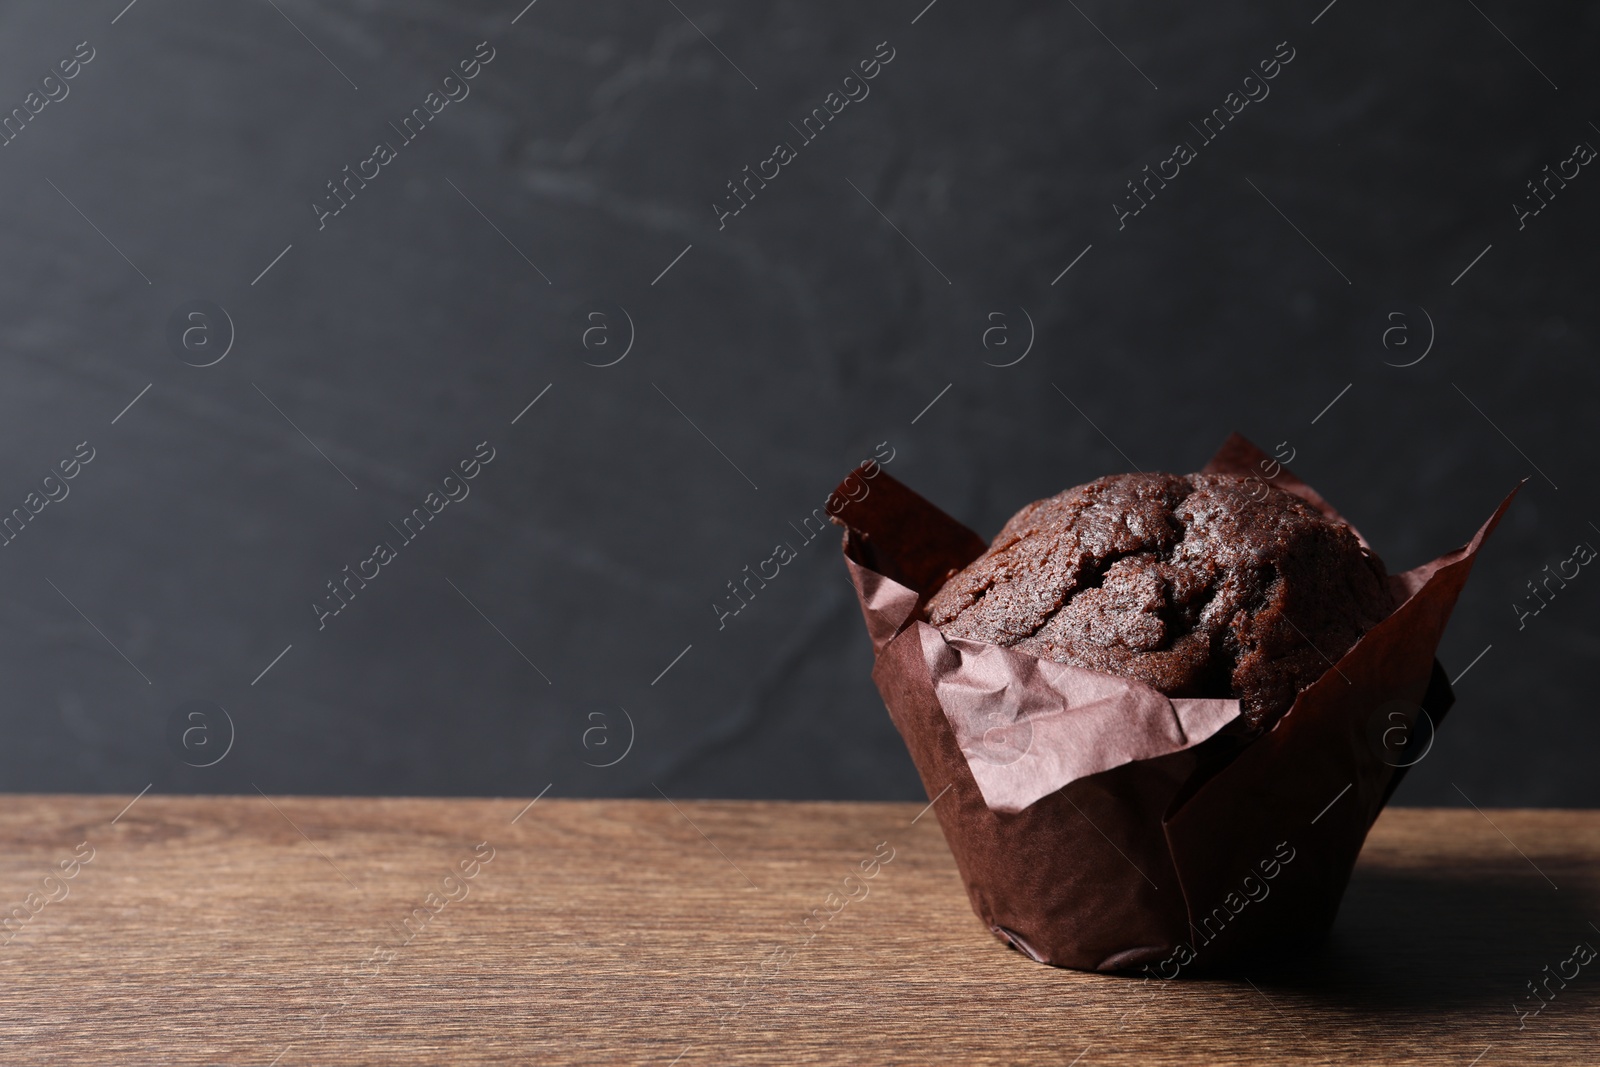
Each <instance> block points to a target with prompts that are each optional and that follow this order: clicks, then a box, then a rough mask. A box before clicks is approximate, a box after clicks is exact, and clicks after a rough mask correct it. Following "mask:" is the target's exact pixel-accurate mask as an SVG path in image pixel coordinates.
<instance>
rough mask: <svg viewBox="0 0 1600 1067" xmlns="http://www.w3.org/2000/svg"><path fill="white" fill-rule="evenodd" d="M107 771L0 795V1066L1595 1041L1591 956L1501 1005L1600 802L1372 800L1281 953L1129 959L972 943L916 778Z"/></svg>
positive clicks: (1598, 1024) (890, 1058)
mask: <svg viewBox="0 0 1600 1067" xmlns="http://www.w3.org/2000/svg"><path fill="white" fill-rule="evenodd" d="M127 802H128V798H127V797H110V796H8V797H5V799H4V803H3V805H0V807H3V811H0V842H3V849H0V892H3V893H4V897H3V898H0V906H3V907H5V908H6V909H10V908H12V907H14V906H15V907H21V908H22V911H23V914H26V915H30V917H29V918H28V920H27V921H26V922H23V921H22V920H20V919H18V920H15V921H14V922H13V924H12V926H11V928H10V929H9V930H8V931H7V932H5V933H0V941H5V940H6V938H7V937H9V938H10V941H9V943H7V944H5V945H3V946H0V967H3V968H4V971H3V980H0V1063H4V1064H7V1065H10V1064H23V1063H89V1062H99V1063H118V1064H135V1063H137V1064H144V1063H183V1064H188V1063H194V1064H211V1063H227V1064H269V1063H275V1064H278V1065H279V1067H291V1065H295V1064H311V1063H318V1064H360V1063H373V1064H409V1063H443V1062H449V1063H480V1062H504V1063H539V1064H556V1063H599V1064H613V1063H615V1064H661V1065H666V1064H671V1063H677V1064H680V1065H682V1067H699V1065H722V1064H744V1063H763V1064H785V1065H792V1064H810V1063H832V1064H924V1063H940V1064H997V1065H1014V1064H1054V1065H1059V1067H1066V1065H1068V1064H1077V1065H1079V1067H1096V1065H1102V1064H1113V1063H1118V1064H1121V1063H1128V1064H1132V1063H1138V1064H1169V1063H1170V1064H1177V1063H1185V1064H1214V1063H1287V1062H1302V1063H1356V1062H1382V1063H1430V1064H1455V1065H1459V1067H1468V1065H1469V1064H1474V1063H1476V1064H1480V1065H1482V1067H1489V1065H1492V1064H1508V1063H1551V1064H1572V1063H1600V1016H1597V1013H1596V1007H1597V1004H1600V961H1596V962H1595V963H1592V964H1590V965H1588V967H1587V968H1586V969H1584V970H1582V971H1580V972H1579V974H1578V976H1577V977H1576V978H1573V979H1572V980H1571V981H1569V982H1568V983H1567V984H1566V988H1564V989H1561V988H1559V987H1558V986H1556V985H1554V984H1552V985H1549V986H1547V987H1546V988H1549V989H1553V990H1557V992H1555V993H1553V994H1551V996H1552V998H1553V999H1551V1000H1550V1001H1549V1002H1548V1003H1546V1004H1545V1006H1544V1007H1543V1009H1542V1010H1541V1011H1540V1012H1539V1014H1537V1015H1534V1016H1531V1017H1529V1018H1526V1019H1525V1020H1519V1018H1518V1015H1517V1013H1516V1012H1515V1011H1514V1010H1513V1003H1514V1002H1515V1003H1518V1004H1522V1005H1524V1007H1525V1010H1531V1008H1532V1002H1531V1001H1530V1000H1528V999H1527V998H1528V989H1527V987H1526V984H1525V983H1527V982H1528V981H1530V980H1533V981H1536V982H1537V981H1539V980H1541V979H1543V978H1545V977H1546V976H1547V975H1548V974H1550V973H1551V972H1547V971H1545V970H1544V968H1545V967H1546V965H1549V966H1550V967H1551V968H1552V970H1555V969H1558V968H1560V967H1561V966H1562V964H1563V961H1565V960H1567V959H1569V957H1571V955H1572V949H1573V946H1574V945H1575V944H1576V943H1577V942H1581V941H1587V942H1590V943H1591V944H1593V945H1596V946H1600V899H1597V898H1600V865H1597V863H1596V860H1597V859H1600V813H1589V812H1561V811H1490V812H1487V813H1485V814H1480V813H1478V812H1476V811H1473V810H1471V809H1466V810H1420V809H1409V810H1408V809H1392V810H1390V811H1389V812H1388V813H1387V814H1385V815H1384V816H1383V818H1382V819H1381V820H1380V822H1379V823H1378V825H1377V827H1376V829H1375V831H1374V832H1373V835H1372V838H1371V840H1370V841H1369V842H1368V845H1367V849H1366V851H1365V853H1364V854H1363V855H1362V858H1361V863H1360V866H1359V868H1358V870H1357V873H1356V876H1355V879H1354V882H1353V883H1352V886H1351V889H1350V892H1349V895H1348V896H1347V898H1346V901H1345V906H1344V909H1343V911H1342V913H1341V915H1340V919H1339V923H1338V927H1337V929H1336V931H1335V934H1334V936H1333V939H1332V940H1331V942H1330V944H1329V945H1328V946H1327V947H1326V948H1325V949H1324V950H1322V951H1321V952H1320V953H1319V954H1318V955H1317V956H1316V957H1315V958H1313V959H1310V960H1307V961H1305V962H1304V963H1302V964H1301V965H1299V966H1297V967H1296V968H1295V969H1293V970H1292V971H1290V972H1287V973H1282V974H1273V975H1268V974H1261V975H1252V976H1250V977H1249V978H1248V979H1245V980H1228V981H1220V980H1219V981H1188V980H1179V981H1176V982H1159V981H1152V982H1144V981H1140V980H1138V979H1124V978H1113V977H1106V976H1099V975H1089V974H1079V973H1075V972H1070V971H1061V970H1054V969H1051V968H1048V967H1043V966H1040V965H1038V964H1034V963H1031V962H1029V961H1028V960H1027V959H1025V958H1024V957H1023V956H1021V955H1019V954H1018V953H1016V952H1014V951H1011V950H1009V949H1007V948H1005V947H1003V946H1002V945H1001V944H1000V943H999V942H997V941H995V940H994V939H993V938H992V937H991V936H990V935H989V933H988V932H987V931H986V930H985V929H984V928H983V927H982V926H981V925H980V924H979V923H978V921H977V920H976V918H975V917H974V916H973V914H972V912H971V910H970V909H969V908H968V906H967V901H966V897H965V895H964V894H963V892H962V889H961V884H960V882H959V880H958V879H957V876H956V871H955V867H954V865H953V863H952V861H951V858H950V853H949V851H948V850H947V849H946V847H945V844H944V839H943V837H942V836H941V834H940V831H939V827H938V824H937V822H936V820H935V819H934V817H933V816H932V815H931V814H928V815H925V816H923V817H921V818H917V816H918V814H919V810H920V806H919V805H916V804H839V803H803V804H794V803H734V802H690V801H682V800H680V801H677V802H676V804H675V805H674V804H671V803H668V802H665V801H661V800H655V801H576V800H559V799H555V798H553V797H550V796H546V797H544V798H543V799H541V800H539V801H538V802H537V803H536V804H535V805H533V806H532V807H527V804H528V799H527V798H521V799H499V800H487V799H472V800H423V799H344V798H339V799H327V798H305V797H274V798H268V797H266V796H264V795H250V796H241V797H166V796H156V795H150V796H144V797H142V798H140V799H138V800H137V802H136V803H134V804H133V805H132V807H130V808H128V809H127V810H126V811H122V812H121V813H120V814H119V810H120V809H122V808H123V806H124V805H125V804H127ZM1491 819H1492V820H1493V822H1492V823H1491V822H1490V820H1491ZM85 843H86V844H85ZM75 850H76V854H77V856H78V857H80V858H79V859H77V860H75V859H74V858H73V857H74V854H75ZM91 850H92V858H91V859H89V860H88V861H87V862H82V861H81V857H83V856H85V855H89V854H90V852H91ZM874 858H876V861H875V862H874ZM863 861H868V863H867V869H868V870H870V871H872V872H873V873H874V876H873V877H872V878H870V879H866V880H858V881H852V882H850V883H848V884H849V890H848V891H849V893H850V894H851V895H852V896H855V897H857V898H858V899H856V900H854V901H853V902H850V903H847V904H845V905H844V907H843V908H842V910H839V911H838V912H837V914H833V915H831V916H830V917H827V918H826V921H824V920H823V918H821V917H820V916H826V915H827V911H826V909H825V910H824V911H822V912H819V913H817V915H815V916H814V915H813V913H812V909H814V908H819V909H820V908H824V903H825V901H827V899H828V894H829V893H830V892H838V893H840V894H841V896H842V895H843V894H844V893H845V892H846V883H845V878H846V876H847V875H850V874H852V873H854V874H857V876H858V878H859V875H860V872H861V865H862V862H863ZM63 863H64V864H65V868H63V867H62V866H61V864H63ZM64 870H71V871H72V872H73V876H72V877H71V878H66V877H64ZM52 872H54V873H55V877H54V880H53V881H47V880H46V878H47V876H49V875H51V874H52ZM452 872H453V876H452ZM1556 887H1559V888H1556ZM30 892H36V893H38V894H39V895H38V896H37V897H34V898H31V901H30V898H29V896H28V894H29V893H30ZM863 893H864V894H865V895H864V896H863V895H862V894H863ZM63 894H64V895H63ZM430 894H431V895H430ZM52 896H53V897H56V898H58V899H55V900H49V899H47V898H48V897H52ZM30 902H31V903H32V904H36V905H38V907H37V910H36V911H33V912H30V909H29V904H30ZM833 906H835V907H836V906H837V903H836V902H835V904H834V905H833ZM808 916H811V917H812V918H811V929H810V930H806V929H804V928H803V927H802V924H803V923H804V922H805V920H806V919H807V917H808ZM1569 973H1570V965H1569ZM1541 1003H1543V1002H1541Z"/></svg>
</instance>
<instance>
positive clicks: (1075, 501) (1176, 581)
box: [924, 474, 1395, 730]
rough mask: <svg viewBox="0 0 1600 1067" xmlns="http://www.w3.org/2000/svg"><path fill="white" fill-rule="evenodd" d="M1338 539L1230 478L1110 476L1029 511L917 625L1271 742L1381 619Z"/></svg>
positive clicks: (1370, 583)
mask: <svg viewBox="0 0 1600 1067" xmlns="http://www.w3.org/2000/svg"><path fill="white" fill-rule="evenodd" d="M1394 606H1395V604H1394V600H1393V597H1392V595H1391V593H1390V590H1389V583H1388V577H1387V574H1386V572H1385V570H1384V566H1383V562H1382V561H1381V560H1379V559H1378V558H1377V557H1376V556H1374V555H1373V554H1372V553H1371V552H1369V551H1367V550H1366V549H1365V548H1363V547H1362V545H1361V543H1360V542H1359V541H1358V540H1356V537H1355V534H1354V533H1353V532H1352V531H1351V530H1350V527H1349V526H1347V525H1345V524H1344V523H1342V522H1338V521H1335V520H1332V519H1329V518H1328V517H1327V516H1325V515H1323V514H1322V513H1321V512H1319V511H1318V510H1317V509H1316V508H1314V507H1312V506H1311V505H1310V504H1308V503H1306V502H1305V501H1304V500H1302V499H1300V498H1299V497H1297V496H1294V495H1293V494H1291V493H1287V492H1284V491H1282V490H1280V489H1277V488H1274V487H1272V486H1270V485H1268V484H1266V483H1264V482H1261V481H1259V480H1257V479H1250V480H1248V481H1247V480H1246V479H1244V478H1240V477H1237V476H1234V475H1221V474H1191V475H1188V476H1179V475H1175V474H1118V475H1113V476H1111V477H1108V478H1100V479H1098V480H1096V481H1093V482H1090V483H1089V484H1087V485H1080V486H1078V487H1077V488H1075V489H1068V490H1066V491H1065V492H1063V493H1059V494H1057V495H1056V496H1053V497H1050V498H1048V499H1046V500H1039V501H1035V502H1034V503H1032V504H1029V505H1028V506H1027V507H1025V508H1023V509H1022V510H1021V511H1019V512H1017V514H1016V515H1014V516H1012V518H1011V521H1009V522H1007V523H1006V525H1005V528H1004V529H1002V530H1001V531H1000V533H999V535H998V536H997V537H995V539H994V542H993V544H991V545H990V547H989V550H988V551H987V552H985V553H984V554H983V555H982V556H980V557H978V558H977V559H976V560H974V561H973V562H972V563H971V564H969V565H968V566H967V567H966V568H965V569H963V570H961V571H959V572H957V573H955V574H954V575H952V576H951V577H950V578H948V579H947V580H946V581H945V583H944V585H943V586H942V587H941V588H940V589H939V591H938V592H937V593H936V594H934V596H933V597H932V599H930V600H929V601H928V603H927V606H926V608H925V609H924V610H925V614H926V618H927V620H928V622H929V623H931V624H932V625H934V626H936V627H938V629H939V630H940V631H941V632H942V633H943V634H944V635H945V636H946V637H961V638H969V639H971V640H974V641H983V642H987V643H991V644H998V645H1004V646H1006V647H1008V648H1012V649H1015V650H1017V651H1018V652H1025V653H1028V654H1029V655H1033V656H1038V657H1039V658H1041V659H1050V660H1054V661H1056V662H1057V663H1065V664H1071V665H1073V666H1078V667H1086V668H1088V669H1090V670H1096V671H1102V672H1105V673H1108V674H1117V675H1123V676H1125V677H1130V678H1136V679H1138V680H1139V681H1142V682H1145V683H1147V684H1148V685H1150V686H1152V687H1154V688H1156V689H1158V690H1160V691H1161V692H1163V693H1165V694H1167V695H1168V696H1191V697H1236V698H1238V700H1239V702H1240V708H1241V716H1240V717H1241V719H1242V721H1243V722H1244V723H1245V724H1246V726H1248V727H1250V728H1252V729H1256V730H1260V729H1264V728H1266V727H1267V726H1270V725H1271V724H1272V723H1273V722H1274V721H1275V720H1276V719H1277V717H1278V716H1280V715H1282V714H1283V713H1284V712H1285V711H1287V710H1288V708H1289V706H1290V705H1291V704H1293V703H1294V700H1295V697H1296V695H1297V694H1298V693H1299V692H1300V690H1302V689H1304V688H1305V687H1306V686H1308V685H1310V684H1311V683H1312V682H1314V681H1316V680H1317V679H1318V678H1320V677H1321V676H1322V675H1323V674H1324V673H1325V672H1327V671H1329V670H1331V669H1333V664H1334V663H1336V662H1337V661H1338V660H1339V658H1340V657H1341V656H1343V655H1344V654H1345V653H1346V652H1347V651H1349V649H1350V647H1351V646H1352V645H1354V644H1355V643H1356V641H1357V640H1359V639H1360V637H1361V635H1362V634H1364V633H1366V632H1367V631H1368V630H1370V629H1371V628H1372V627H1373V626H1375V625H1376V624H1377V623H1378V622H1380V621H1381V620H1382V619H1383V618H1384V617H1385V616H1387V615H1388V614H1389V613H1390V612H1391V611H1392V610H1394Z"/></svg>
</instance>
